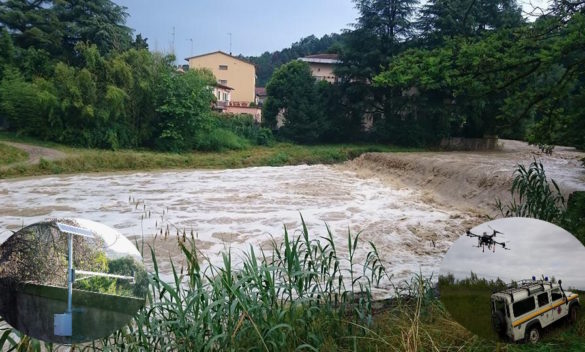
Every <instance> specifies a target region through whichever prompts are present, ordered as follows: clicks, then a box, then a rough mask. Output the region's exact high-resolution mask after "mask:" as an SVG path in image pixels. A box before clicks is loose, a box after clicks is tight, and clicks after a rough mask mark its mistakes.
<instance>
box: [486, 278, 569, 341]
mask: <svg viewBox="0 0 585 352" xmlns="http://www.w3.org/2000/svg"><path fill="white" fill-rule="evenodd" d="M561 285H562V282H561V280H559V282H558V283H552V282H549V281H548V280H522V281H521V282H519V283H518V284H517V285H514V286H513V287H508V288H507V289H505V290H502V291H499V292H496V293H494V294H492V296H491V311H492V326H493V328H494V330H495V331H496V332H497V333H498V334H499V335H500V337H502V338H504V339H508V340H510V341H514V342H517V341H526V342H530V343H536V342H538V341H539V340H540V338H541V336H542V332H543V329H544V328H545V327H547V326H549V325H550V324H552V323H554V322H556V321H558V320H560V319H563V318H567V319H569V321H570V322H572V323H574V322H575V321H576V320H577V312H578V309H579V307H580V302H579V295H578V294H576V293H573V292H569V291H565V290H563V287H562V286H561Z"/></svg>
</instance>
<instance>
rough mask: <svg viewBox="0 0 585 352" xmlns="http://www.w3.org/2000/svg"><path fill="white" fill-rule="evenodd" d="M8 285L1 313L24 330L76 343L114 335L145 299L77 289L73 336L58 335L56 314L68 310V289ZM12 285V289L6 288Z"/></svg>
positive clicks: (0, 297)
mask: <svg viewBox="0 0 585 352" xmlns="http://www.w3.org/2000/svg"><path fill="white" fill-rule="evenodd" d="M0 288H4V290H2V292H0V301H2V303H4V302H7V303H8V302H10V306H8V305H6V304H2V305H0V308H1V311H0V314H2V316H3V317H4V318H5V320H6V322H7V323H9V324H10V325H11V326H12V327H14V328H16V329H17V330H19V331H20V332H23V333H25V334H27V335H29V336H32V337H35V338H37V339H41V340H43V341H50V342H57V343H72V342H73V343H74V342H84V341H91V340H95V339H97V338H102V337H106V336H108V335H110V334H111V333H112V332H114V331H116V330H117V329H119V328H121V327H122V326H124V325H125V324H127V323H128V322H129V321H130V319H131V318H132V316H133V315H134V314H135V313H136V312H137V310H138V309H139V308H140V307H141V306H143V305H144V300H140V299H136V298H131V297H119V296H112V295H106V294H99V293H94V292H89V291H81V290H73V336H72V337H70V338H69V337H63V336H55V335H54V334H53V332H54V325H53V324H54V314H62V313H64V312H65V311H66V310H67V289H66V288H62V287H54V286H43V285H33V284H25V285H23V286H19V287H18V288H16V289H14V288H9V287H6V286H4V285H1V284H0ZM6 288H8V289H6Z"/></svg>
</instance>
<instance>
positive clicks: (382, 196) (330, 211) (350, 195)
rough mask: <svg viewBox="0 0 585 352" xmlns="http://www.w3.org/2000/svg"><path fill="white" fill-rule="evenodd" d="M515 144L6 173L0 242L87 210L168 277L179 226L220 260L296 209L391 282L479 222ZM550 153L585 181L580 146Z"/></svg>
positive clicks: (528, 157)
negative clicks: (197, 165)
mask: <svg viewBox="0 0 585 352" xmlns="http://www.w3.org/2000/svg"><path fill="white" fill-rule="evenodd" d="M515 147H516V146H515ZM523 148H524V149H522V153H521V154H518V153H512V152H508V153H506V152H502V153H499V154H497V155H496V156H495V157H494V156H493V155H491V154H486V153H484V154H481V153H479V154H477V155H476V156H474V155H475V154H470V153H416V154H414V153H413V154H410V153H409V154H386V155H384V154H382V155H379V156H376V154H372V155H371V157H369V158H368V157H366V158H360V159H358V160H357V161H354V162H350V163H347V164H346V165H341V166H340V165H337V166H323V165H315V166H290V167H259V168H246V169H236V170H222V171H211V170H197V171H165V172H139V173H117V174H88V175H72V176H55V177H41V178H30V179H17V180H4V181H0V196H1V198H2V203H1V205H0V242H2V241H3V240H5V239H6V238H7V237H8V236H9V235H10V234H11V231H14V230H18V229H20V228H21V227H22V226H23V225H29V224H32V223H34V222H37V221H40V220H43V219H46V218H59V217H80V218H86V219H89V220H93V221H97V222H100V223H103V224H105V225H108V226H111V227H114V228H116V229H118V230H119V231H120V232H121V233H122V234H124V235H126V236H127V237H129V238H131V239H136V238H141V237H142V236H144V237H145V238H146V239H147V242H149V243H153V244H154V247H155V249H156V250H157V251H158V253H159V258H158V260H159V262H161V261H162V262H163V263H162V264H161V267H162V270H163V271H166V273H167V274H168V271H169V258H174V260H179V259H180V257H181V256H180V255H179V254H178V251H177V248H176V232H177V230H179V231H183V230H185V231H186V232H187V233H188V234H189V233H190V232H191V231H193V233H195V234H196V236H197V245H198V248H199V249H200V250H201V251H202V252H203V254H204V255H205V256H207V257H208V258H209V260H210V261H211V262H212V263H214V264H220V263H221V256H220V253H221V252H223V251H225V250H226V249H228V248H229V249H231V250H232V253H233V254H234V256H235V257H236V258H237V257H238V256H240V257H241V254H242V253H243V251H246V250H248V249H249V246H251V245H252V246H255V247H256V248H267V247H268V244H269V243H270V241H271V239H274V240H276V242H278V241H279V240H281V239H282V237H283V226H286V227H287V229H288V230H289V232H291V233H293V234H299V231H300V227H301V221H300V214H302V216H303V217H304V219H305V221H306V223H307V225H308V228H309V232H310V233H311V235H312V236H313V238H319V236H324V235H326V226H325V224H327V225H329V227H330V228H331V229H332V231H333V232H334V235H335V239H336V241H337V246H338V248H340V249H341V252H342V253H343V251H344V246H346V244H347V232H348V230H349V231H351V232H352V233H354V234H355V233H357V232H358V231H362V232H363V234H362V236H361V239H362V241H361V246H360V248H359V250H358V252H357V262H358V263H359V262H363V261H364V260H365V256H366V254H367V252H368V251H369V250H370V247H369V245H368V241H372V242H373V243H375V244H376V246H377V247H378V251H379V253H380V256H381V257H382V259H383V260H384V261H385V264H386V265H387V267H388V268H389V269H390V272H391V273H392V274H393V275H394V278H395V280H396V281H399V280H402V279H408V278H410V277H411V276H412V274H413V273H419V272H421V273H422V274H423V275H427V276H428V275H434V276H435V277H436V275H437V274H438V267H439V264H440V261H441V258H442V256H443V255H444V253H445V252H446V251H447V249H448V248H449V246H450V244H451V243H453V241H454V240H456V239H457V238H458V237H459V236H460V235H461V234H463V233H464V231H465V230H466V229H469V228H471V227H473V226H475V225H478V224H480V223H482V222H483V221H484V220H485V214H486V211H485V209H482V207H481V206H480V205H485V204H488V200H489V201H491V202H492V203H493V200H494V197H495V196H496V195H505V194H506V193H508V194H509V192H508V189H509V184H510V182H509V180H510V179H511V175H512V172H513V169H514V167H515V165H516V164H517V163H518V162H519V161H520V160H519V159H521V160H524V161H525V162H526V163H530V162H531V161H532V159H533V155H532V154H530V153H532V151H530V150H528V149H527V147H523ZM553 155H554V154H553ZM556 155H557V156H556V157H552V158H554V160H553V159H551V157H544V158H545V161H546V164H547V166H546V167H547V170H548V171H550V173H551V174H552V175H555V176H557V177H558V176H562V177H560V181H562V182H560V183H561V187H563V185H568V186H569V188H573V189H583V188H585V182H583V183H582V182H581V180H583V179H585V177H584V176H585V173H584V172H583V168H582V166H580V163H579V162H578V159H579V158H582V157H583V155H582V154H574V153H573V152H570V153H569V152H566V153H564V154H563V153H557V154H556ZM378 159H379V160H378ZM549 159H550V160H549ZM441 160H443V161H442V162H441ZM494 160H496V161H494ZM555 160H557V161H555ZM553 161H554V162H553ZM494 163H496V164H494ZM494 165H497V166H498V168H497V171H496V172H494V171H493V170H494ZM470 166H473V168H472V169H471V168H470ZM368 170H369V171H368ZM466 170H467V172H465V171H466ZM486 170H487V171H486ZM488 171H489V172H488ZM493 180H496V181H497V182H496V181H493ZM399 181H400V182H399ZM167 228H168V229H169V232H170V236H169V238H168V239H167V240H163V239H162V237H164V236H160V231H161V229H163V232H166V229H167ZM157 233H158V234H159V235H158V237H157V239H156V240H154V235H155V234H157ZM146 257H147V258H146V259H147V265H148V255H147V256H146ZM387 284H388V283H387Z"/></svg>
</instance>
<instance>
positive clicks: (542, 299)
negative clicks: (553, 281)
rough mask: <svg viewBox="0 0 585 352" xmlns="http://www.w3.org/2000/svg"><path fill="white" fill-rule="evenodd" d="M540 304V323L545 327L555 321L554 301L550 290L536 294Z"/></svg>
mask: <svg viewBox="0 0 585 352" xmlns="http://www.w3.org/2000/svg"><path fill="white" fill-rule="evenodd" d="M536 302H537V304H538V308H537V309H538V311H539V312H541V313H540V325H541V326H542V327H545V326H547V325H549V324H551V323H552V322H554V321H555V317H554V312H553V311H554V309H552V302H551V297H550V291H545V292H542V293H540V294H538V295H537V296H536Z"/></svg>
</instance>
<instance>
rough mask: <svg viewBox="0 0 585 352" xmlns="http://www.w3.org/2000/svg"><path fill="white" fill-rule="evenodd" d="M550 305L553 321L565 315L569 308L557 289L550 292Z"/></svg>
mask: <svg viewBox="0 0 585 352" xmlns="http://www.w3.org/2000/svg"><path fill="white" fill-rule="evenodd" d="M551 303H552V306H553V309H552V313H553V314H552V318H553V321H557V320H559V319H561V318H562V317H565V316H566V315H567V313H568V310H569V306H568V305H567V304H565V299H564V297H563V294H562V292H561V290H560V289H559V288H555V289H554V290H552V291H551Z"/></svg>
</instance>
